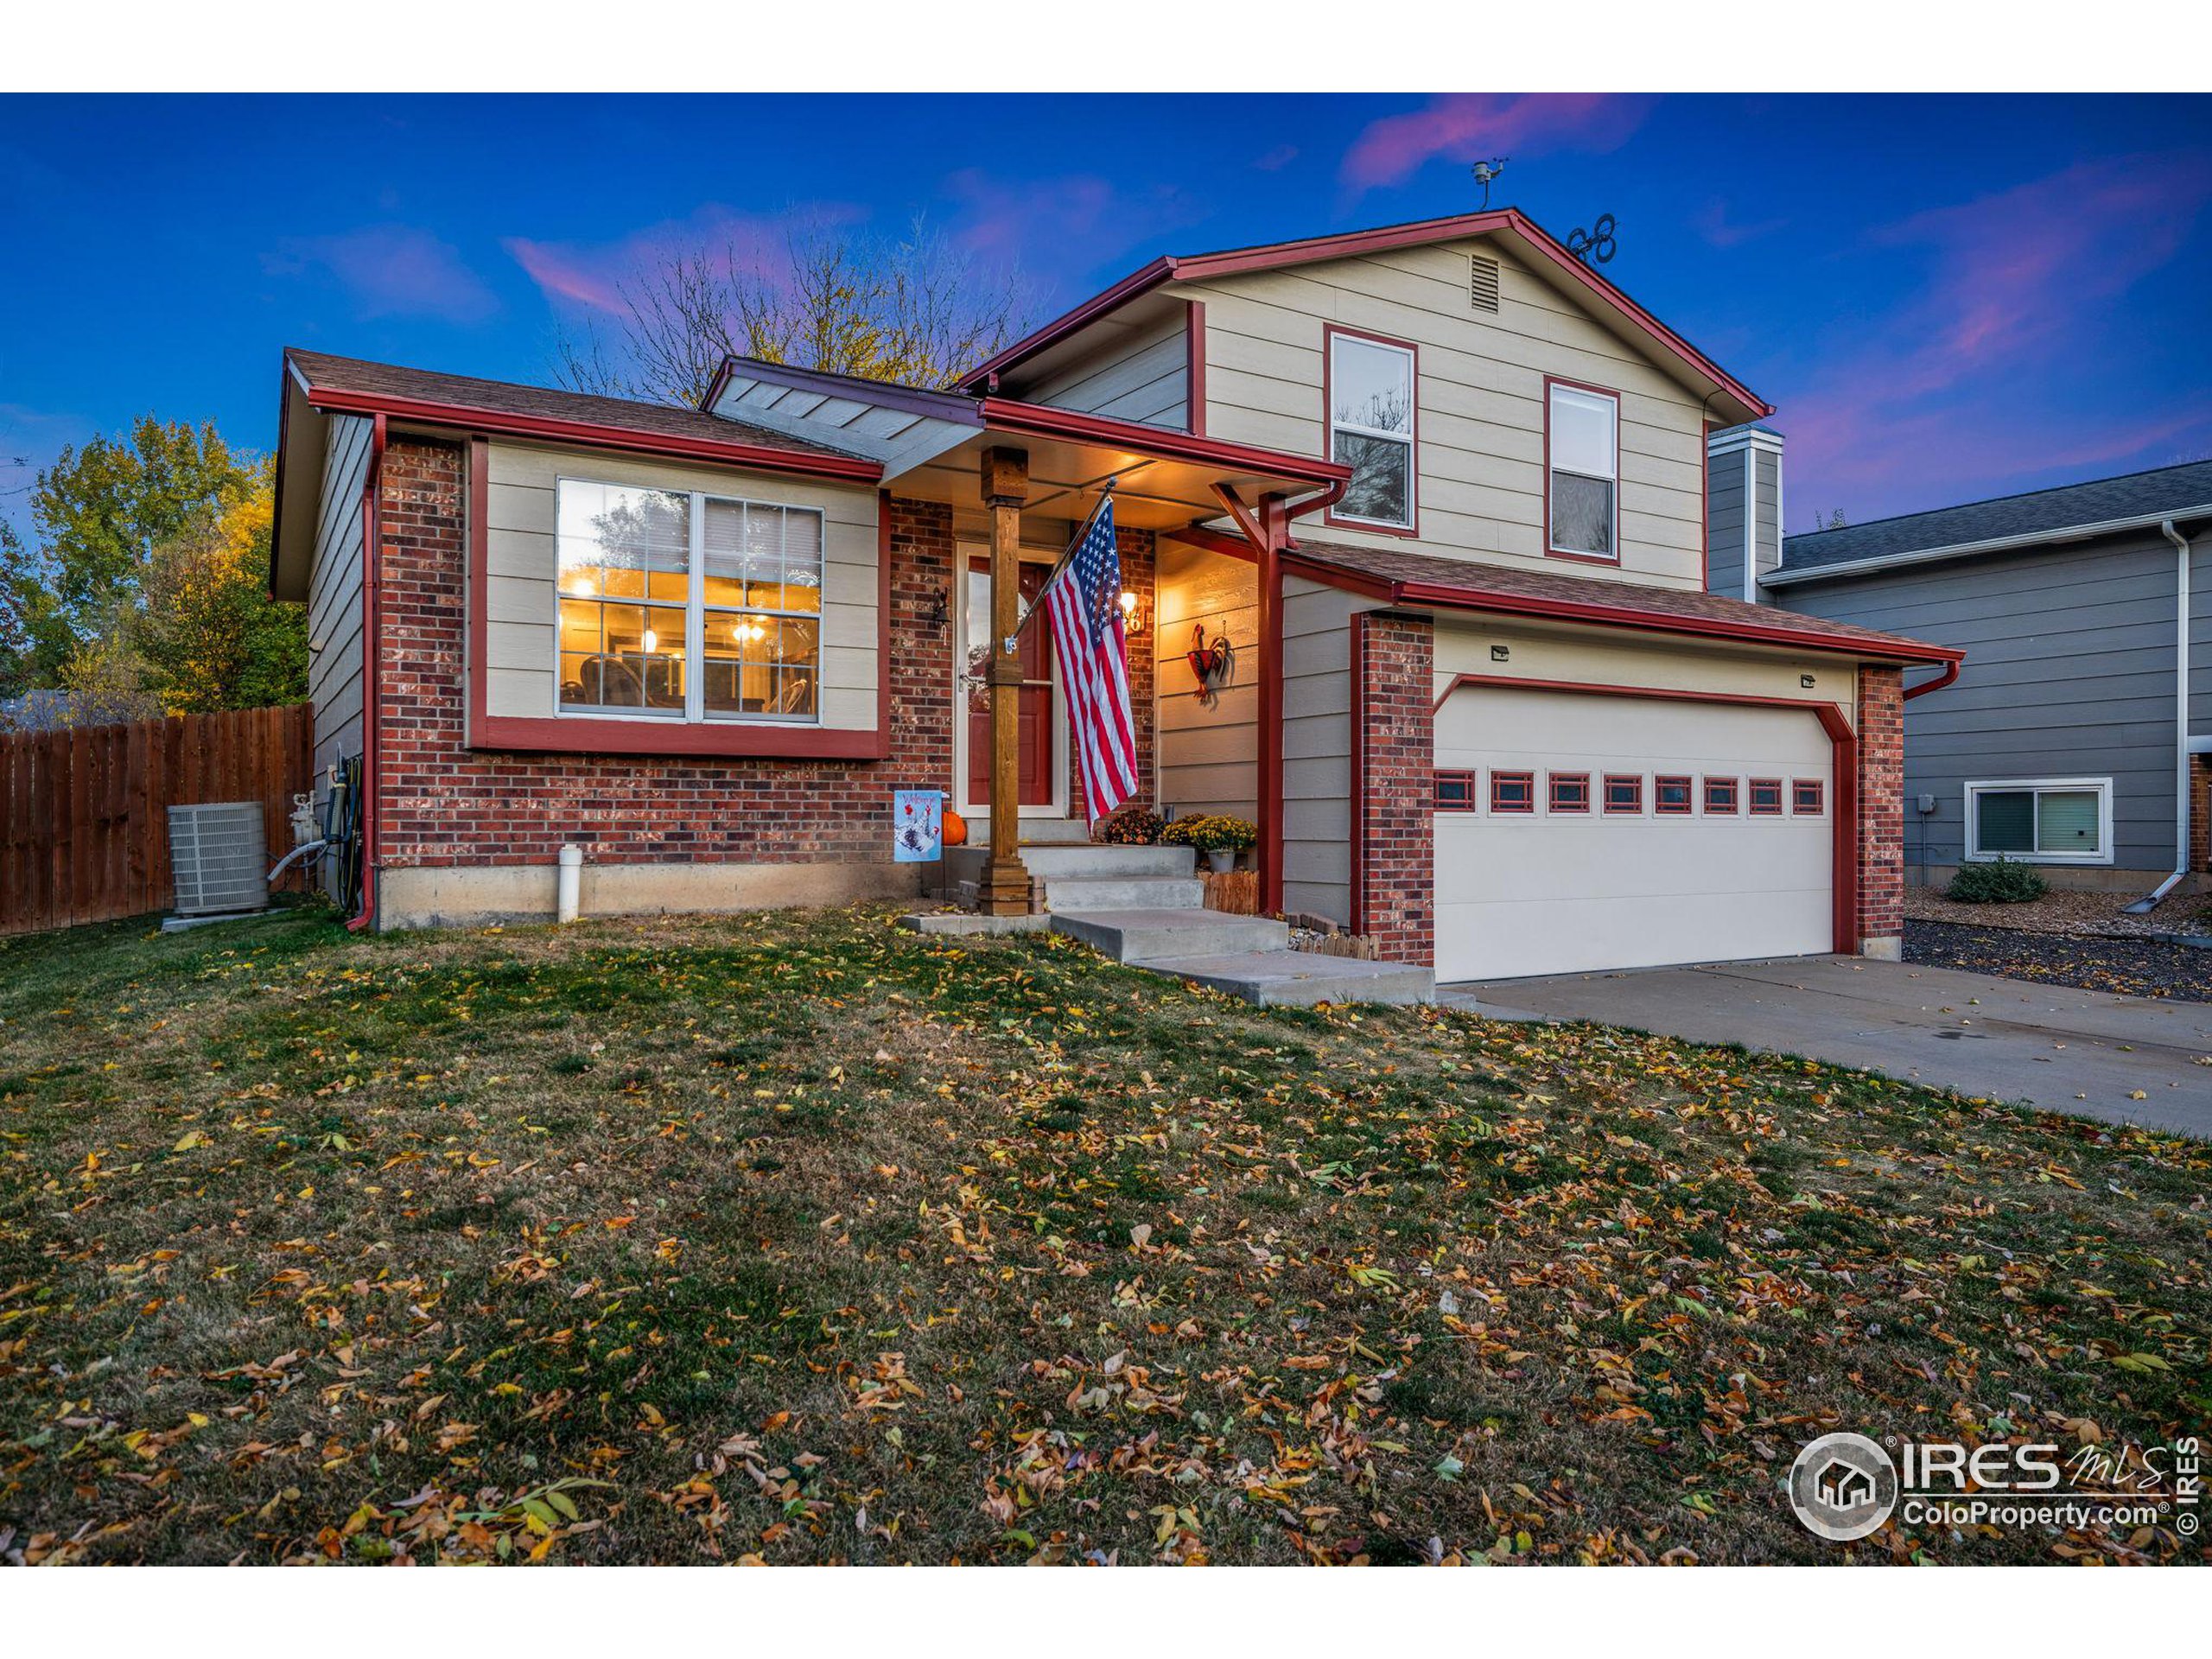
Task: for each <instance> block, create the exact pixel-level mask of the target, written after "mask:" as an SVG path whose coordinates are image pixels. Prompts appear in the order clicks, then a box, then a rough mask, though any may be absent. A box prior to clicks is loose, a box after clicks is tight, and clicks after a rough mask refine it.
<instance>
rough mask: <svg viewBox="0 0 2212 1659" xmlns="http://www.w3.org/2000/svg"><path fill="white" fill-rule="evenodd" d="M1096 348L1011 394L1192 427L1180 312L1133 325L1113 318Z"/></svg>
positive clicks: (1098, 328)
mask: <svg viewBox="0 0 2212 1659" xmlns="http://www.w3.org/2000/svg"><path fill="white" fill-rule="evenodd" d="M1090 338H1091V339H1092V340H1095V347H1094V349H1092V350H1090V351H1087V352H1085V353H1084V355H1083V356H1082V357H1081V358H1080V359H1078V360H1077V362H1075V363H1074V364H1072V365H1069V366H1068V367H1065V368H1063V369H1058V370H1056V371H1054V372H1052V373H1050V374H1048V375H1046V376H1044V377H1043V378H1039V379H1038V380H1035V381H1022V380H1016V381H1014V382H1013V383H1012V384H1011V385H1010V386H1009V390H1010V391H1013V392H1014V395H1015V396H1017V397H1026V398H1028V399H1029V400H1031V401H1032V402H1033V403H1039V404H1052V406H1053V407H1055V408H1058V409H1073V410H1082V411H1083V412H1084V413H1085V414H1087V415H1109V416H1114V417H1115V418H1116V419H1117V420H1124V421H1141V422H1143V423H1145V424H1146V425H1147V426H1165V427H1172V428H1173V429H1176V430H1178V431H1181V430H1184V429H1187V428H1188V426H1189V424H1190V351H1189V346H1188V344H1187V340H1186V336H1185V322H1184V319H1183V317H1182V315H1180V314H1177V315H1172V316H1167V317H1163V318H1160V319H1159V320H1157V321H1154V322H1152V323H1150V324H1147V325H1145V326H1142V327H1128V326H1126V325H1124V324H1122V323H1120V322H1118V321H1112V320H1108V321H1101V322H1099V323H1097V324H1096V325H1095V326H1094V327H1093V328H1092V329H1091V331H1090Z"/></svg>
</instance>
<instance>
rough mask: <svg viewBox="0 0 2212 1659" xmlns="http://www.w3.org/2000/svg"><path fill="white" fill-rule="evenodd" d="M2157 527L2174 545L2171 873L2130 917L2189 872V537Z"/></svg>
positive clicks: (2164, 523)
mask: <svg viewBox="0 0 2212 1659" xmlns="http://www.w3.org/2000/svg"><path fill="white" fill-rule="evenodd" d="M2158 529H2159V531H2160V532H2161V533H2163V534H2164V537H2165V538H2166V539H2167V540H2168V541H2170V542H2171V543H2173V544H2174V551H2175V556H2176V558H2175V564H2176V569H2175V575H2174V873H2173V874H2171V875H2170V876H2168V877H2167V878H2166V879H2165V880H2163V881H2161V882H2160V883H2158V888H2157V890H2156V891H2155V892H2152V893H2149V894H2146V895H2145V897H2143V898H2140V899H2137V900H2136V901H2135V902H2134V903H2133V904H2132V905H2130V906H2127V912H2128V914H2129V915H2131V916H2141V915H2144V914H2145V913H2146V912H2149V911H2151V910H2152V909H2153V908H2154V907H2155V906H2157V905H2158V901H2159V900H2160V899H2164V897H2165V896H2166V895H2167V894H2168V893H2171V892H2172V891H2173V890H2174V888H2175V887H2177V885H2179V883H2180V881H2181V879H2182V877H2183V876H2184V875H2187V874H2189V784H2190V778H2189V772H2190V765H2189V551H2190V549H2189V537H2186V536H2184V535H2183V534H2182V533H2181V531H2178V530H2177V529H2175V528H2174V521H2173V520H2172V519H2171V518H2165V519H2161V520H2160V521H2159V524H2158Z"/></svg>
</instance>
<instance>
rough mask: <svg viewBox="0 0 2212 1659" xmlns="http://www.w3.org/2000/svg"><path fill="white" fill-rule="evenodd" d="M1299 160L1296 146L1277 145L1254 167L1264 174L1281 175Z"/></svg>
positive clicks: (1255, 163) (1257, 161)
mask: <svg viewBox="0 0 2212 1659" xmlns="http://www.w3.org/2000/svg"><path fill="white" fill-rule="evenodd" d="M1297 159H1298V146H1297V145H1296V144H1277V145H1276V146H1275V147H1274V149H1271V150H1269V151H1268V153H1267V154H1266V155H1264V156H1261V157H1260V158H1259V159H1258V160H1256V161H1255V162H1253V163H1252V165H1253V166H1254V167H1255V168H1258V169H1259V170H1260V171H1261V172H1262V173H1280V172H1281V171H1282V170H1283V168H1286V167H1288V166H1289V165H1290V164H1291V163H1292V162H1294V161H1296V160H1297Z"/></svg>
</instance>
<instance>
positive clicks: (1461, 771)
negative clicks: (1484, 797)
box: [1430, 766, 1478, 812]
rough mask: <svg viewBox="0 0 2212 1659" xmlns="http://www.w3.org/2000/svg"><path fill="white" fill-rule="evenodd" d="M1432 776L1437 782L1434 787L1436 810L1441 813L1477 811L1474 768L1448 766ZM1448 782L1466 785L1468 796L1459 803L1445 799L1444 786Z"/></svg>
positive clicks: (1458, 801)
mask: <svg viewBox="0 0 2212 1659" xmlns="http://www.w3.org/2000/svg"><path fill="white" fill-rule="evenodd" d="M1430 776H1431V777H1432V778H1433V779H1434V780H1435V781H1434V784H1433V800H1434V802H1435V806H1436V810H1438V811H1439V812H1471V811H1473V810H1475V808H1476V806H1477V804H1478V802H1477V798H1476V795H1475V782H1476V780H1475V770H1474V768H1473V767H1471V766H1467V767H1458V766H1446V767H1444V768H1443V769H1442V770H1440V771H1438V772H1433V773H1431V774H1430ZM1447 780H1449V781H1450V782H1452V783H1455V784H1461V785H1465V788H1466V791H1467V792H1466V794H1465V796H1464V797H1463V798H1461V799H1459V800H1457V801H1447V800H1446V799H1445V798H1444V785H1445V783H1446V781H1447Z"/></svg>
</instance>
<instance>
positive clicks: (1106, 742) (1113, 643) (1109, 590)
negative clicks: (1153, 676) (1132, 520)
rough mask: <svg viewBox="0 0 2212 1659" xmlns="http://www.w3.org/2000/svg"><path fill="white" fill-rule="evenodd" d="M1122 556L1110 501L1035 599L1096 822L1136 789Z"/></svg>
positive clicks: (1087, 797) (1133, 721)
mask: <svg viewBox="0 0 2212 1659" xmlns="http://www.w3.org/2000/svg"><path fill="white" fill-rule="evenodd" d="M1038 601H1039V603H1040V604H1042V605H1043V606H1044V607H1045V614H1046V617H1047V618H1048V619H1049V620H1051V622H1052V649H1053V650H1054V651H1056V652H1058V653H1059V658H1060V680H1061V683H1062V684H1063V685H1064V686H1065V688H1066V690H1067V697H1068V725H1069V728H1070V729H1071V731H1072V732H1073V733H1074V734H1075V748H1076V755H1077V759H1078V760H1079V761H1080V763H1081V765H1082V767H1083V798H1084V803H1085V804H1086V805H1087V807H1088V808H1089V810H1090V818H1091V822H1092V823H1096V822H1097V821H1098V820H1099V819H1100V818H1103V817H1105V816H1106V815H1107V814H1108V813H1109V812H1111V811H1112V810H1114V809H1115V808H1116V807H1117V806H1119V805H1121V804H1122V802H1124V801H1126V800H1128V798H1129V797H1130V796H1132V795H1134V794H1135V793H1136V792H1137V732H1136V721H1135V719H1134V718H1133V717H1132V716H1131V715H1130V713H1129V671H1128V640H1127V639H1125V638H1124V637H1123V634H1122V604H1121V601H1122V556H1121V554H1120V553H1119V552H1118V551H1116V549H1115V545H1114V500H1113V498H1112V497H1111V496H1109V497H1108V498H1107V499H1106V500H1105V501H1104V502H1103V503H1102V504H1101V505H1100V506H1099V509H1098V512H1097V515H1096V517H1095V518H1092V519H1091V521H1090V527H1089V528H1088V529H1087V530H1085V531H1084V534H1083V539H1082V540H1081V541H1079V542H1077V543H1076V545H1075V549H1074V551H1073V552H1071V554H1070V555H1069V556H1068V560H1067V563H1065V565H1063V566H1062V567H1061V568H1060V571H1059V574H1058V575H1056V576H1054V577H1053V578H1052V581H1051V582H1047V583H1046V586H1045V591H1044V592H1043V593H1041V594H1039V595H1038Z"/></svg>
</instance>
